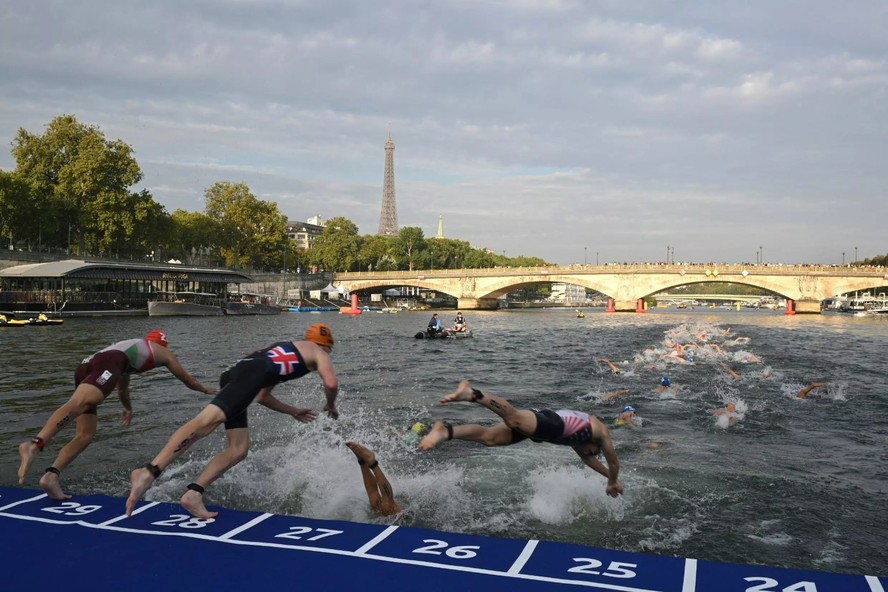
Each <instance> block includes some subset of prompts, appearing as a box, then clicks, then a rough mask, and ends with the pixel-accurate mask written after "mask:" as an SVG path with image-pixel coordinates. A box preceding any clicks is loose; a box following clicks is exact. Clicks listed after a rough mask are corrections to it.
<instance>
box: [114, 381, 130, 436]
mask: <svg viewBox="0 0 888 592" xmlns="http://www.w3.org/2000/svg"><path fill="white" fill-rule="evenodd" d="M129 382H130V376H129V374H121V376H120V380H118V381H117V396H118V397H120V404H121V405H123V415H121V416H120V425H122V426H123V427H125V428H126V427H129V425H130V422H132V421H133V404H132V403H131V402H130V396H129Z"/></svg>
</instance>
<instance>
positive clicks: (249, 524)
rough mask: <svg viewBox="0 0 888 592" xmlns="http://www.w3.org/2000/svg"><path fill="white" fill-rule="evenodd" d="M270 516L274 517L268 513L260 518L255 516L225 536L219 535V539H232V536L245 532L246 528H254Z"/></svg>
mask: <svg viewBox="0 0 888 592" xmlns="http://www.w3.org/2000/svg"><path fill="white" fill-rule="evenodd" d="M272 516H274V514H269V513H268V512H266V513H265V514H262V515H260V516H256V517H255V518H253V519H252V520H250V521H249V522H247V523H245V524H241V525H240V526H238V527H237V528H235V529H234V530H229V531H228V532H226V533H225V534H223V535H221V536H220V537H219V538H220V539H222V540H228V539H230V538H231V537H233V536H234V535H237V534H240V533H242V532H243V531H245V530H247V529H248V528H253V527H254V526H256V525H257V524H259V523H260V522H262V521H263V520H265V519H266V518H271V517H272Z"/></svg>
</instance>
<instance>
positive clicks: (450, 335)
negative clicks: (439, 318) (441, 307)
mask: <svg viewBox="0 0 888 592" xmlns="http://www.w3.org/2000/svg"><path fill="white" fill-rule="evenodd" d="M413 337H415V338H416V339H465V338H467V337H472V331H471V330H468V331H454V330H453V329H444V330H443V331H438V332H437V333H429V332H428V331H419V332H417V333H416V335H414V336H413Z"/></svg>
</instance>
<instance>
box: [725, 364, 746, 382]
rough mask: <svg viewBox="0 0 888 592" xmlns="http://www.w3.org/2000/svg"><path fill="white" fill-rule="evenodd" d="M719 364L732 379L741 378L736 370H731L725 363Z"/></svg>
mask: <svg viewBox="0 0 888 592" xmlns="http://www.w3.org/2000/svg"><path fill="white" fill-rule="evenodd" d="M719 366H721V369H722V370H724V371H725V372H727V373H728V375H730V377H731V378H733V379H734V380H742V379H741V378H740V375H739V374H737V373H736V372H734V371H733V370H731V368H730V367H729V366H728V365H727V364H719Z"/></svg>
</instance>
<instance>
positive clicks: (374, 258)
mask: <svg viewBox="0 0 888 592" xmlns="http://www.w3.org/2000/svg"><path fill="white" fill-rule="evenodd" d="M361 239H362V240H361V251H360V253H358V265H359V266H360V269H361V270H367V271H371V270H374V269H375V270H377V271H382V270H383V268H384V267H385V266H386V265H387V264H389V262H391V261H393V260H394V252H395V241H396V240H397V238H395V237H394V236H386V235H383V234H367V235H364V236H363V237H361Z"/></svg>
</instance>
